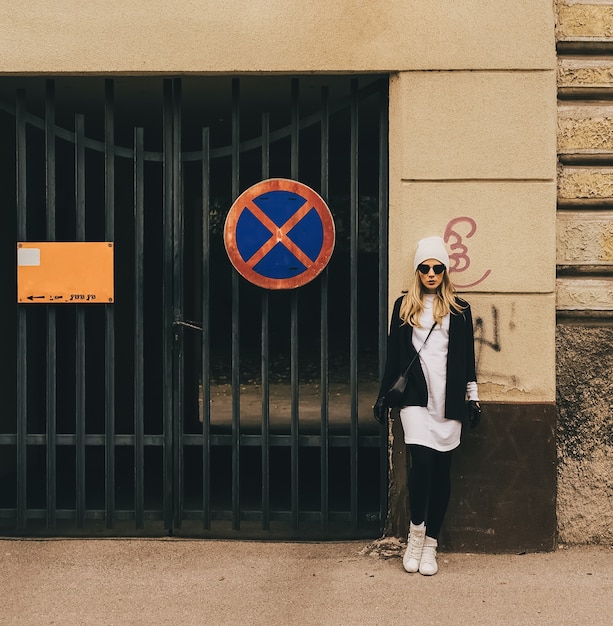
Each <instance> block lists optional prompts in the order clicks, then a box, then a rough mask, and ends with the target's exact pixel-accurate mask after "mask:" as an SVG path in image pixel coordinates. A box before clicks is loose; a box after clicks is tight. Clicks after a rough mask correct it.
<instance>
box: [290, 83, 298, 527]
mask: <svg viewBox="0 0 613 626" xmlns="http://www.w3.org/2000/svg"><path fill="white" fill-rule="evenodd" d="M291 91H292V94H291V95H292V114H291V125H292V135H291V162H290V169H291V177H292V178H293V179H294V180H297V179H298V172H299V162H298V157H299V132H300V128H299V120H300V93H299V83H298V79H297V78H294V79H292V84H291ZM290 298H291V304H290V307H291V310H290V316H291V321H290V353H291V354H290V384H291V395H292V401H291V436H292V446H291V464H292V467H291V490H292V495H291V503H292V528H293V529H294V530H296V529H297V528H298V509H299V506H300V504H299V501H298V491H299V488H300V482H299V481H300V476H299V471H298V470H299V467H298V464H299V455H300V448H299V441H298V438H299V434H300V433H299V431H300V426H299V420H300V416H299V403H300V393H299V378H298V291H297V290H296V289H294V290H293V291H292V294H291V296H290Z"/></svg>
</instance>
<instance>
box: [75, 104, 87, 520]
mask: <svg viewBox="0 0 613 626" xmlns="http://www.w3.org/2000/svg"><path fill="white" fill-rule="evenodd" d="M75 206H76V235H77V241H85V119H84V117H83V115H77V116H76V117H75ZM75 314H76V325H77V329H76V330H77V332H76V346H75V356H76V364H75V365H76V367H75V369H76V381H75V387H76V389H75V392H76V402H75V404H76V474H77V475H76V485H77V498H76V500H77V528H83V526H84V525H85V309H84V307H83V306H82V305H77V307H76V312H75Z"/></svg>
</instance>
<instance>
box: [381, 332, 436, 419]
mask: <svg viewBox="0 0 613 626" xmlns="http://www.w3.org/2000/svg"><path fill="white" fill-rule="evenodd" d="M435 326H436V322H434V324H432V328H431V329H430V332H428V335H427V336H426V339H425V340H424V342H423V343H422V344H421V348H420V349H419V350H418V351H417V352H416V353H415V356H414V357H413V358H412V359H411V362H410V363H409V365H408V367H407V368H406V369H405V370H404V372H402V374H400V376H398V378H397V379H396V380H395V382H394V384H393V385H392V386H391V387H390V388H389V389H388V391H387V393H386V394H385V404H386V405H387V406H388V407H390V408H395V407H399V406H401V405H402V398H403V396H404V391H405V389H406V388H407V383H408V381H409V371H410V369H411V366H412V365H413V363H415V359H416V358H417V357H418V356H419V353H420V352H421V349H422V348H423V347H424V346H425V345H426V341H428V339H429V338H430V335H431V334H432V331H433V330H434V327H435Z"/></svg>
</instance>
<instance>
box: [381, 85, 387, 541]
mask: <svg viewBox="0 0 613 626" xmlns="http://www.w3.org/2000/svg"><path fill="white" fill-rule="evenodd" d="M387 88H388V87H387V79H386V80H385V81H383V80H382V81H381V87H380V91H379V380H381V378H382V377H383V370H384V368H385V358H386V352H387V326H388V322H387V316H388V313H387V299H388V286H387V280H388V263H389V261H388V234H389V217H388V145H387V142H388V106H389V103H388V92H387ZM380 436H381V446H380V450H381V455H380V463H379V467H380V486H379V489H380V491H379V493H380V501H381V504H380V518H379V521H380V531H381V532H383V526H384V524H385V518H386V516H387V472H388V453H387V439H388V433H387V425H386V424H382V425H381V427H380Z"/></svg>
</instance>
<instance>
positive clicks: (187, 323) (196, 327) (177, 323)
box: [172, 320, 203, 332]
mask: <svg viewBox="0 0 613 626" xmlns="http://www.w3.org/2000/svg"><path fill="white" fill-rule="evenodd" d="M172 325H173V326H185V327H186V328H193V329H194V330H199V331H200V332H202V331H203V326H202V322H192V321H191V320H185V321H183V320H175V321H174V322H173V323H172Z"/></svg>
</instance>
